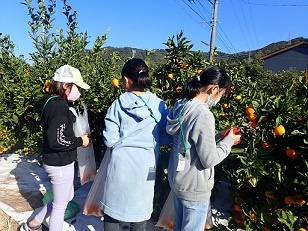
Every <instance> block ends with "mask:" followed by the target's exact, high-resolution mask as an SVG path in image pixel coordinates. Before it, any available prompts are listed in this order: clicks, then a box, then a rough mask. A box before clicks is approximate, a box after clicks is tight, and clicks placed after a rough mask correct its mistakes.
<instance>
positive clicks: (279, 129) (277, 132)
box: [274, 125, 286, 136]
mask: <svg viewBox="0 0 308 231" xmlns="http://www.w3.org/2000/svg"><path fill="white" fill-rule="evenodd" d="M285 132H286V129H285V128H284V126H283V125H279V126H277V127H275V128H274V133H275V135H276V136H282V135H283V134H285Z"/></svg>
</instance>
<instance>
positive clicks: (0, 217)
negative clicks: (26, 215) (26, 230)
mask: <svg viewBox="0 0 308 231" xmlns="http://www.w3.org/2000/svg"><path fill="white" fill-rule="evenodd" d="M18 230H19V225H18V223H17V222H16V221H14V220H13V219H12V218H11V217H10V216H8V215H7V214H6V213H5V212H3V211H2V210H1V209H0V231H18Z"/></svg>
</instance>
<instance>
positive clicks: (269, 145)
mask: <svg viewBox="0 0 308 231" xmlns="http://www.w3.org/2000/svg"><path fill="white" fill-rule="evenodd" d="M270 147H271V143H270V142H266V141H265V142H263V143H262V148H270Z"/></svg>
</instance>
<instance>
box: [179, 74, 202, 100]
mask: <svg viewBox="0 0 308 231" xmlns="http://www.w3.org/2000/svg"><path fill="white" fill-rule="evenodd" d="M200 87H201V85H200V81H199V79H198V76H197V77H193V78H190V79H188V80H187V81H186V82H185V84H184V87H183V91H182V92H183V97H184V98H186V99H187V100H190V99H193V98H194V97H195V96H196V95H198V94H199V93H200Z"/></svg>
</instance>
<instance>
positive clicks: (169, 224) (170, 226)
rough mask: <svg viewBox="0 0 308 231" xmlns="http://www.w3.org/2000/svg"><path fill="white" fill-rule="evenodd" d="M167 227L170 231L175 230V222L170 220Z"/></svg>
mask: <svg viewBox="0 0 308 231" xmlns="http://www.w3.org/2000/svg"><path fill="white" fill-rule="evenodd" d="M166 226H167V228H169V229H173V228H174V222H173V221H172V220H169V221H168V223H167V225H166Z"/></svg>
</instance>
